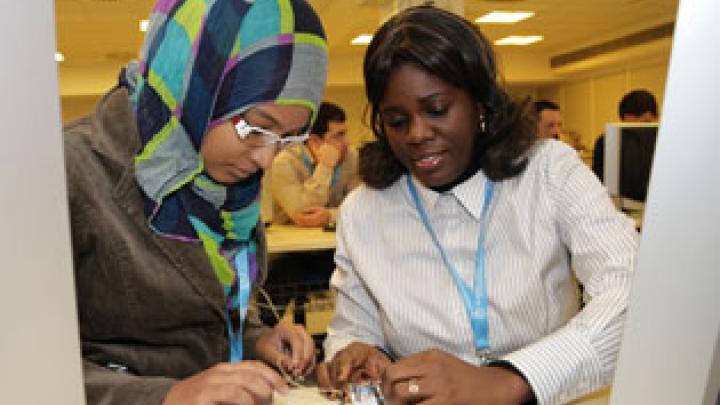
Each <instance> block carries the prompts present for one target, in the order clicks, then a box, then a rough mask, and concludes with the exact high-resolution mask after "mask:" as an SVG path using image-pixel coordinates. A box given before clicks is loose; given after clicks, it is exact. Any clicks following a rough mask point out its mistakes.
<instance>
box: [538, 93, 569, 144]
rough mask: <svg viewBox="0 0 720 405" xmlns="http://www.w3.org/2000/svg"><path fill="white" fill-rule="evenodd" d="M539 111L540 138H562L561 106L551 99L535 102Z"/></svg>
mask: <svg viewBox="0 0 720 405" xmlns="http://www.w3.org/2000/svg"><path fill="white" fill-rule="evenodd" d="M534 105H535V112H536V113H537V136H538V138H540V139H560V132H561V131H562V115H561V114H560V107H559V106H558V105H557V104H555V103H553V102H552V101H549V100H538V101H536V102H535V103H534Z"/></svg>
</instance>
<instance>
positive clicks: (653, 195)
mask: <svg viewBox="0 0 720 405" xmlns="http://www.w3.org/2000/svg"><path fill="white" fill-rule="evenodd" d="M719 40H720V1H718V0H681V2H680V8H679V13H678V19H677V24H676V28H675V36H674V42H673V51H672V58H671V62H670V70H669V74H668V80H667V88H666V92H665V103H664V108H663V116H662V120H661V124H660V131H659V134H658V141H657V142H658V143H657V147H656V149H655V163H654V167H653V172H652V179H651V182H650V192H649V196H648V202H647V205H646V207H645V218H644V222H643V234H642V240H641V243H640V253H639V259H638V267H637V273H636V275H635V280H634V285H633V291H632V296H631V300H630V309H629V319H628V324H627V326H626V329H625V336H624V340H623V344H622V349H621V352H620V360H619V363H618V369H617V372H616V375H615V383H614V388H613V394H612V397H611V403H612V404H613V405H625V404H628V405H644V404H652V405H665V404H667V405H678V404H682V405H696V404H698V405H699V404H704V405H711V404H715V403H716V401H717V400H718V390H719V389H720V348H718V344H719V342H718V339H719V338H718V333H719V332H720V41H719Z"/></svg>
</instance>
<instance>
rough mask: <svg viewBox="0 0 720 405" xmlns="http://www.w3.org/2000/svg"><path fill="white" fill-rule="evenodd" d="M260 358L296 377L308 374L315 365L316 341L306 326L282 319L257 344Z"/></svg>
mask: <svg viewBox="0 0 720 405" xmlns="http://www.w3.org/2000/svg"><path fill="white" fill-rule="evenodd" d="M255 352H256V353H257V355H258V358H259V359H261V360H264V361H265V362H267V363H269V364H273V365H275V366H277V367H281V368H282V369H283V370H286V371H287V372H289V373H290V374H292V375H293V376H294V377H299V376H303V375H307V374H309V373H310V372H312V370H313V368H314V367H315V343H314V342H313V340H312V337H311V336H310V335H309V334H308V333H307V331H306V330H305V328H303V327H302V326H300V325H295V324H292V323H289V322H284V321H280V322H278V323H277V325H275V327H274V328H272V329H270V330H269V331H268V332H266V333H265V334H264V335H262V336H261V337H260V339H258V341H257V343H256V344H255Z"/></svg>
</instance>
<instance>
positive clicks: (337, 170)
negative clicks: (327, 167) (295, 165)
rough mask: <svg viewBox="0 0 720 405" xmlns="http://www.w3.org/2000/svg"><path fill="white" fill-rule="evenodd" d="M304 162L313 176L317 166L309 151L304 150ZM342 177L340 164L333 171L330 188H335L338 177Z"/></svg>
mask: <svg viewBox="0 0 720 405" xmlns="http://www.w3.org/2000/svg"><path fill="white" fill-rule="evenodd" d="M303 163H305V167H307V169H308V171H309V172H310V175H311V176H312V175H313V173H315V166H314V165H313V164H312V162H311V161H310V158H309V157H308V155H307V152H305V151H303ZM338 177H340V165H339V164H338V165H337V166H335V170H334V171H333V175H332V180H331V181H330V188H335V185H336V184H337V179H338Z"/></svg>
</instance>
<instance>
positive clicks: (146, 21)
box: [140, 20, 150, 32]
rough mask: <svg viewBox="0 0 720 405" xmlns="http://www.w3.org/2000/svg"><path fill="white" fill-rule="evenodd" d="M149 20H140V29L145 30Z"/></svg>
mask: <svg viewBox="0 0 720 405" xmlns="http://www.w3.org/2000/svg"><path fill="white" fill-rule="evenodd" d="M148 25H150V20H140V31H142V32H147V30H148Z"/></svg>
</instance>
